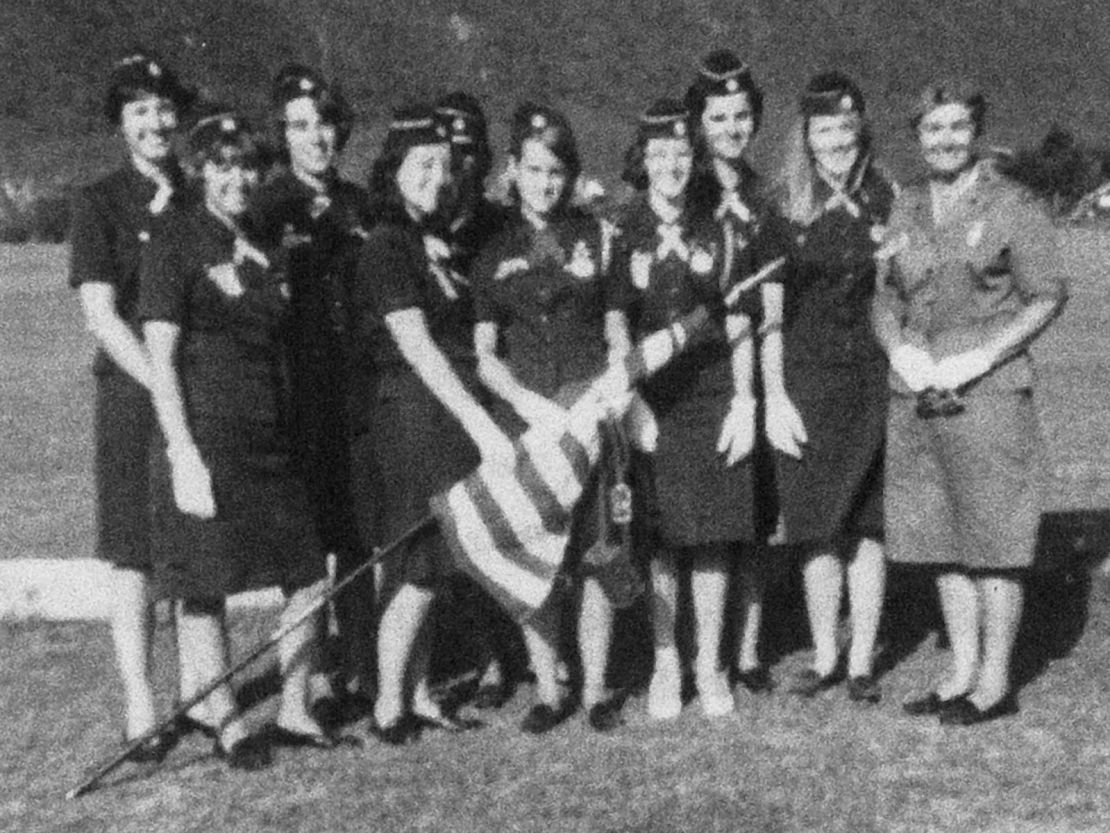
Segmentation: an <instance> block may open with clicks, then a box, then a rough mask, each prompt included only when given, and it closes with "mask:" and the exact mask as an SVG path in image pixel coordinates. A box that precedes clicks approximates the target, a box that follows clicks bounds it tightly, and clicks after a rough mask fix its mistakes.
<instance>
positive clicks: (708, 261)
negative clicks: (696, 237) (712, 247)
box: [690, 245, 713, 275]
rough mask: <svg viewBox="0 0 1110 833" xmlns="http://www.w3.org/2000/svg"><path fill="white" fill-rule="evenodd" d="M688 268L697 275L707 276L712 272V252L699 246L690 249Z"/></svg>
mask: <svg viewBox="0 0 1110 833" xmlns="http://www.w3.org/2000/svg"><path fill="white" fill-rule="evenodd" d="M690 268H691V269H692V270H693V271H694V273H695V274H697V275H708V274H709V273H710V272H712V271H713V252H711V251H707V250H706V249H704V248H702V247H701V246H696V245H695V246H694V247H692V248H691V249H690Z"/></svg>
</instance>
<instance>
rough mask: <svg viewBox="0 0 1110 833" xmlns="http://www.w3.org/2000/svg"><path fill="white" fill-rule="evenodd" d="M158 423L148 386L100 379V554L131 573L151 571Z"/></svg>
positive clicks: (117, 376)
mask: <svg viewBox="0 0 1110 833" xmlns="http://www.w3.org/2000/svg"><path fill="white" fill-rule="evenodd" d="M155 425H156V423H155V418H154V408H153V406H152V404H151V401H150V393H149V392H148V391H147V390H146V388H144V387H143V386H142V385H140V384H138V383H137V382H135V381H134V380H133V379H132V378H131V377H130V376H128V375H126V374H125V373H100V374H98V375H97V376H96V405H95V410H94V423H93V430H94V444H95V450H94V458H93V476H94V478H95V480H96V500H97V505H96V519H97V530H96V533H97V537H96V541H97V542H96V552H97V555H98V556H99V557H100V558H103V559H105V560H106V561H110V562H111V563H113V564H115V565H117V566H119V567H124V568H126V569H130V570H149V569H151V567H152V563H151V506H150V501H151V497H150V467H149V463H148V460H149V453H150V447H151V443H152V441H153V437H154V435H155Z"/></svg>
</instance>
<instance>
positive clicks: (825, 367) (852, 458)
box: [776, 72, 895, 703]
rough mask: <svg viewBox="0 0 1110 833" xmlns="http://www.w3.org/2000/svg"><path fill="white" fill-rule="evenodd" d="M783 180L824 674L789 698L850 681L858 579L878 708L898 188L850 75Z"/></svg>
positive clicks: (786, 483)
mask: <svg viewBox="0 0 1110 833" xmlns="http://www.w3.org/2000/svg"><path fill="white" fill-rule="evenodd" d="M799 105H800V106H799V109H800V112H799V118H798V121H797V123H796V125H795V128H794V131H793V137H792V144H791V146H790V148H789V155H788V157H787V160H786V164H785V166H784V169H783V172H782V177H781V183H780V185H781V189H782V200H783V203H782V210H783V214H784V215H785V216H786V217H787V218H788V219H789V220H790V222H791V223H792V224H793V230H794V240H795V247H794V249H793V252H792V257H791V264H790V268H789V270H788V272H787V278H786V279H785V281H784V286H785V290H786V291H785V298H784V302H785V308H784V312H785V314H784V319H783V336H782V338H783V381H784V385H785V391H786V393H787V394H789V397H790V400H791V402H793V403H794V405H795V406H796V408H797V411H798V414H799V415H800V417H801V419H802V422H803V424H804V427H805V431H806V433H807V435H808V438H809V441H808V443H807V444H806V446H805V453H804V454H803V455H802V456H801V457H797V456H794V455H791V454H784V453H780V454H777V455H776V469H777V482H778V488H779V507H780V511H781V513H782V518H783V533H784V539H785V542H786V543H789V544H797V545H800V546H802V547H803V548H804V556H803V557H804V559H805V561H804V567H803V577H804V583H805V595H806V608H807V610H808V612H809V623H810V630H811V632H812V634H813V642H814V649H815V650H814V657H813V664H812V665H811V666H810V667H809V668H807V669H806V670H805V671H803V672H802V673H801V674H800V675H799V676H798V677H797V678H796V679H795V680H794V681H793V683H792V685H791V690H792V691H794V692H795V693H796V694H800V695H802V696H803V697H812V696H814V695H816V694H817V693H819V692H821V691H823V690H825V689H827V688H829V687H830V686H832V685H833V684H835V683H837V682H839V681H840V680H841V679H842V678H843V677H842V673H841V669H840V667H839V647H838V645H837V630H838V624H839V620H840V602H841V594H842V591H843V587H844V584H845V579H847V586H848V600H849V603H850V605H851V623H852V636H851V647H850V650H849V655H848V697H849V699H851V700H854V701H858V702H872V703H873V702H877V701H878V700H879V699H880V697H881V691H880V688H879V685H878V683H877V682H876V681H875V679H874V676H873V674H872V654H873V652H874V648H875V639H876V636H877V633H878V627H879V617H880V614H881V611H882V604H883V593H884V589H885V574H886V567H885V562H884V557H883V551H882V546H881V544H880V542H881V541H882V536H883V515H882V497H883V496H882V473H883V443H884V437H885V432H886V410H887V407H886V406H887V389H886V374H887V366H886V357H885V356H884V355H883V352H882V350H881V348H880V347H879V345H878V344H877V343H876V341H875V339H874V336H873V335H872V333H871V327H870V308H871V299H872V296H873V295H874V292H875V274H876V267H875V260H874V253H875V251H876V250H877V249H878V247H879V243H880V242H881V240H882V238H883V234H884V227H885V224H886V222H887V218H888V217H889V215H890V208H891V203H892V201H893V199H894V193H895V191H894V186H893V185H892V184H891V183H890V182H889V180H888V179H887V178H886V177H885V176H883V174H882V173H880V171H879V170H878V169H877V167H876V165H875V163H874V160H873V158H872V149H871V133H870V129H869V127H868V124H867V121H866V118H865V111H864V100H863V94H862V93H861V91H860V89H859V88H858V87H857V86H856V85H855V83H854V82H852V81H851V79H849V78H847V77H845V76H844V75H842V74H841V73H839V72H826V73H822V74H820V75H817V76H815V77H814V78H813V79H812V80H811V81H810V82H809V84H808V85H807V86H806V88H805V90H804V91H803V93H802V95H801V99H800V102H799Z"/></svg>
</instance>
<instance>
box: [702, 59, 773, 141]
mask: <svg viewBox="0 0 1110 833" xmlns="http://www.w3.org/2000/svg"><path fill="white" fill-rule="evenodd" d="M737 93H747V95H748V102H749V104H750V105H751V108H752V115H753V116H754V118H755V128H756V129H757V130H758V129H759V124H760V122H761V120H762V118H763V91H762V90H761V89H760V88H759V86H758V85H757V84H756V83H755V78H754V77H753V76H752V71H751V67H750V66H748V64H747V63H746V62H745V61H743V60H742V59H741V58H740V57H739V56H738V55H737V54H736V53H735V52H732V51H731V50H728V49H717V50H714V51H713V52H710V53H709V54H708V55H706V56H705V57H704V58H703V59H702V60H701V61H700V62H699V63H698V65H697V75H696V76H695V78H694V83H692V84H691V85H690V86H689V88H688V89H687V90H686V96H685V98H684V102H685V104H686V109H687V110H689V111H690V118H691V121H692V122H693V123H696V122H697V120H698V119H700V118H701V114H702V113H703V112H704V111H705V100H706V99H707V98H709V97H711V96H729V95H736V94H737Z"/></svg>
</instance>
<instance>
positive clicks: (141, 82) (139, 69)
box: [104, 48, 196, 124]
mask: <svg viewBox="0 0 1110 833" xmlns="http://www.w3.org/2000/svg"><path fill="white" fill-rule="evenodd" d="M147 95H157V96H160V97H162V98H165V99H167V100H169V101H170V102H171V103H172V104H173V106H174V107H175V108H176V109H177V110H178V112H179V113H180V112H182V111H184V110H187V109H188V108H189V107H190V106H192V104H193V102H194V101H195V100H196V92H195V91H194V90H191V89H189V88H187V87H184V86H182V84H181V82H180V81H179V80H178V78H177V76H176V75H175V74H174V72H173V70H171V69H170V68H169V67H168V66H166V64H165V62H164V61H162V60H161V59H160V58H159V57H158V56H156V55H155V54H154V53H152V52H149V51H148V50H146V49H141V48H137V49H133V50H131V51H130V52H128V53H127V54H126V55H124V56H123V57H122V58H120V59H119V60H118V61H116V63H115V65H114V66H113V67H112V73H111V75H110V76H109V77H108V90H107V93H106V94H105V96H104V115H105V117H106V118H107V119H108V121H110V122H111V123H112V124H119V120H120V112H121V111H122V110H123V105H125V104H127V103H128V102H131V101H137V100H138V99H140V98H143V97H144V96H147Z"/></svg>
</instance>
